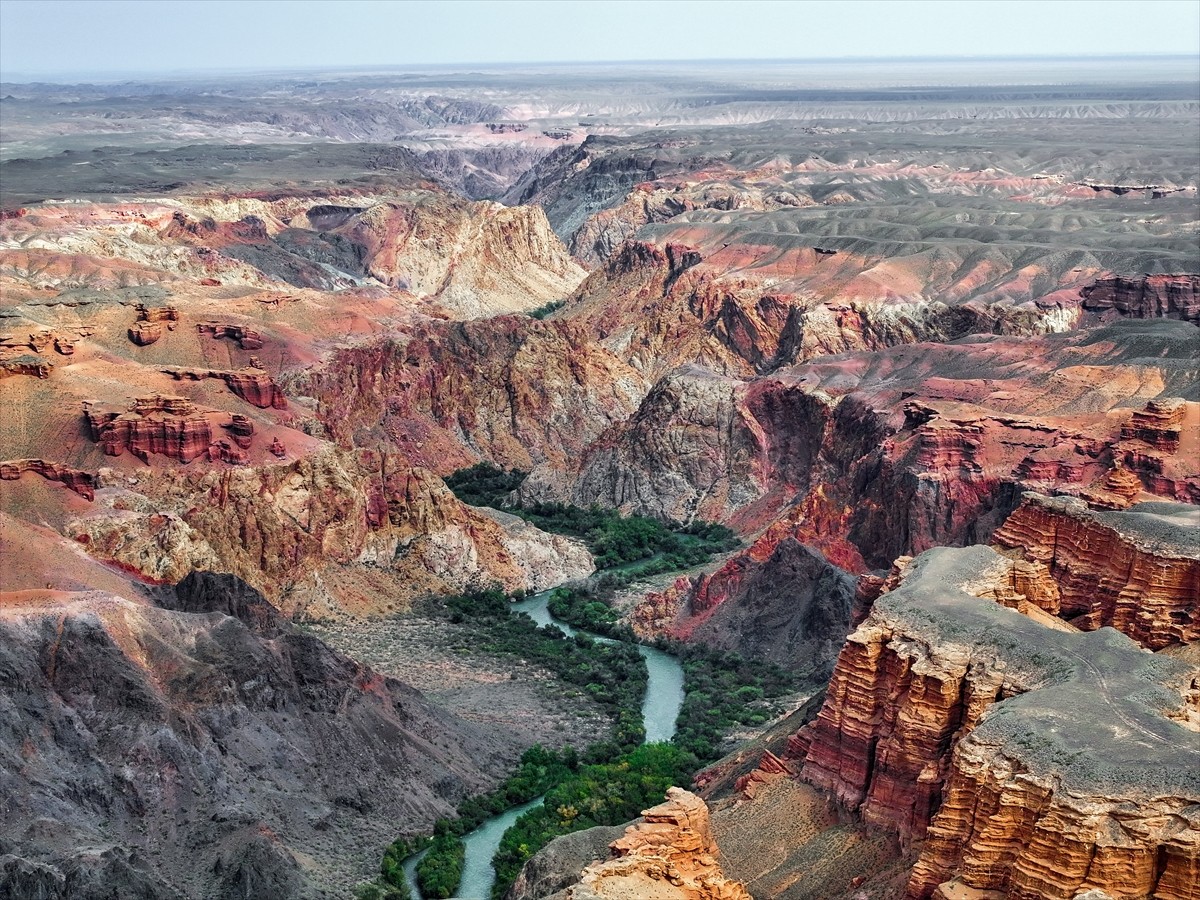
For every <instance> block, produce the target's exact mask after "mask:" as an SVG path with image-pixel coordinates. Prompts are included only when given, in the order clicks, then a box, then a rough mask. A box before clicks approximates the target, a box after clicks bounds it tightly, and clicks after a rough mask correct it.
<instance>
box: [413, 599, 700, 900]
mask: <svg viewBox="0 0 1200 900" xmlns="http://www.w3.org/2000/svg"><path fill="white" fill-rule="evenodd" d="M549 599H550V592H549V591H546V592H544V593H541V594H534V595H533V596H532V597H530V598H528V599H527V600H522V601H521V602H519V603H514V604H513V607H512V608H513V611H514V612H519V613H522V612H523V613H525V614H526V615H528V616H529V617H530V618H531V619H533V621H535V622H536V623H537V624H538V625H554V626H556V627H557V628H560V629H562V631H563V632H564V633H566V634H567V635H574V634H576V633H582V634H586V635H588V636H589V637H591V638H592V639H594V640H596V641H600V642H602V643H606V644H612V643H616V642H615V641H614V640H613V639H612V638H607V637H602V636H600V635H598V634H593V633H592V632H590V631H582V630H581V629H578V628H572V627H571V626H570V625H568V624H567V623H566V622H561V621H559V620H558V619H556V618H554V616H552V615H550V610H549V609H548V608H547V605H546V604H547V603H548V601H549ZM637 648H638V652H639V653H640V654H641V655H642V658H643V659H644V660H646V670H647V673H648V674H649V681H648V683H647V685H646V697H645V699H644V700H643V701H642V724H643V725H644V727H645V729H646V741H647V742H655V741H669V740H670V739H671V738H672V737H673V736H674V734H675V720H676V719H677V718H678V717H679V709H680V707H681V706H682V705H683V667H682V666H681V665H680V664H679V660H677V659H676V658H675V657H673V656H671V655H670V654H669V653H663V652H662V651H661V650H656V649H654V648H653V647H647V646H645V645H643V644H638V645H637ZM541 802H542V798H541V797H538V798H537V799H535V800H531V801H529V802H528V803H526V804H523V805H522V806H517V807H514V808H513V809H510V810H508V811H507V812H504V813H501V814H500V815H498V816H494V817H493V818H491V819H488V820H487V821H486V822H484V823H483V824H482V825H480V826H479V827H478V828H476V829H475V830H474V831H472V832H469V833H468V834H467V835H465V836H464V837H463V842H464V843H465V844H466V847H467V858H466V864H465V865H464V867H463V877H462V883H461V884H460V885H459V887H458V893H457V894H455V895H454V896H455V897H456V898H459V900H489V898H490V897H491V896H492V883H493V882H494V881H495V880H496V873H495V872H494V871H493V870H492V857H493V856H495V855H496V850H498V849H499V847H500V838H501V837H502V836H503V835H504V832H505V831H507V830H508V828H509V827H510V826H511V825H512V824H513V823H514V822H515V821H516V820H517V818H518V817H519V816H520V815H521V814H522V813H523V812H525V811H526V810H528V809H532V808H533V807H535V806H537V805H538V804H539V803H541ZM423 855H424V854H423V853H422V854H418V855H416V856H413V857H411V858H410V859H409V860H408V861H407V862H406V863H405V864H404V874H405V878H406V879H407V880H408V886H409V889H410V890H411V891H412V895H413V897H414V898H415V900H420V898H421V892H420V890H419V889H418V888H417V875H416V871H417V863H418V862H420V859H421V857H422V856H423Z"/></svg>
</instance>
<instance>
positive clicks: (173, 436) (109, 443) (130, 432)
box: [83, 396, 212, 463]
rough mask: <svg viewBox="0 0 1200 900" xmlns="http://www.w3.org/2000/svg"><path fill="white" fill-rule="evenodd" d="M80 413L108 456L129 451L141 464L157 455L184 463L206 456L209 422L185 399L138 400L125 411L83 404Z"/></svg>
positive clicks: (158, 398)
mask: <svg viewBox="0 0 1200 900" xmlns="http://www.w3.org/2000/svg"><path fill="white" fill-rule="evenodd" d="M83 412H84V418H85V419H86V420H87V423H88V431H89V433H90V434H91V438H92V440H93V441H95V442H96V443H98V444H100V445H101V446H102V448H103V449H104V453H105V454H106V455H107V456H120V455H121V454H122V453H124V452H125V451H126V450H128V451H129V452H131V453H132V454H133V455H134V456H136V457H138V459H140V460H142V461H143V462H149V460H150V454H152V453H160V454H162V455H164V456H167V457H170V458H171V459H177V460H179V461H180V462H185V463H186V462H191V461H192V460H193V459H196V458H197V457H198V456H202V455H204V454H206V453H208V447H209V444H211V443H212V429H211V427H210V425H209V423H208V419H207V418H205V416H203V415H202V414H199V413H197V412H196V410H195V406H194V405H193V404H192V402H191V401H190V400H188V399H187V398H185V397H162V396H156V397H144V398H139V399H138V400H136V401H135V402H134V406H133V409H132V410H130V411H128V412H124V411H121V410H112V409H101V408H98V407H96V406H95V405H94V404H92V403H85V404H84V407H83Z"/></svg>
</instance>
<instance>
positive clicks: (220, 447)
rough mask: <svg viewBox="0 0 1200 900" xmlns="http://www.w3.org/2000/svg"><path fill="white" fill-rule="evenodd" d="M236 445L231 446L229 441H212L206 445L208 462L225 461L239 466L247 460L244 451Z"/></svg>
mask: <svg viewBox="0 0 1200 900" xmlns="http://www.w3.org/2000/svg"><path fill="white" fill-rule="evenodd" d="M240 447H241V445H240V443H239V445H238V446H237V447H234V446H231V445H230V443H229V441H213V442H212V443H211V444H209V445H208V458H209V461H210V462H227V463H229V464H230V465H235V466H240V465H242V464H244V463H246V462H247V461H248V460H249V457H248V456H246V454H245V452H244V451H243V450H242V449H240Z"/></svg>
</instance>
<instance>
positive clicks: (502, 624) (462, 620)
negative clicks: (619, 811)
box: [445, 588, 647, 752]
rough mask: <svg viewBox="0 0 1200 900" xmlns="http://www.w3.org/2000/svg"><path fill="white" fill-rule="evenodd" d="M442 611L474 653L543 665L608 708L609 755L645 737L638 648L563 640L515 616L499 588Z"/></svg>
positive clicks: (448, 603)
mask: <svg viewBox="0 0 1200 900" xmlns="http://www.w3.org/2000/svg"><path fill="white" fill-rule="evenodd" d="M445 610H446V613H447V615H448V616H449V619H450V621H451V622H453V623H455V624H460V625H463V626H465V628H466V630H467V632H468V637H469V641H468V646H470V647H472V648H473V649H475V650H481V651H483V652H486V653H495V654H503V655H507V656H515V657H517V658H519V659H524V660H526V661H528V662H531V663H535V664H537V665H540V666H543V667H544V668H547V669H549V670H550V671H551V672H553V673H554V674H555V675H557V676H558V677H559V678H561V679H562V680H563V681H565V682H567V683H568V684H574V685H577V686H578V687H580V688H582V689H583V691H584V692H585V693H587V694H588V695H589V696H590V697H591V698H592V699H593V700H595V701H596V702H598V703H600V704H601V705H603V706H605V707H607V708H608V711H609V712H610V714H611V715H612V716H613V718H614V719H616V731H615V733H614V736H613V741H614V742H615V747H616V748H617V749H616V750H614V751H613V752H618V751H619V749H628V748H630V747H636V746H637V745H638V744H640V743H641V742H642V740H643V739H644V738H645V736H646V732H645V728H644V727H643V726H642V697H643V696H644V695H645V693H646V680H647V674H646V662H645V660H643V659H642V656H641V654H640V653H638V651H637V647H635V646H633V645H632V644H626V643H621V644H607V643H600V642H599V641H594V640H592V639H591V638H590V637H588V636H587V635H582V634H579V635H575V636H574V637H571V638H568V637H567V636H566V635H565V634H563V633H562V631H560V630H559V629H558V628H554V627H549V628H539V627H538V626H537V625H536V624H535V623H534V621H533V620H532V619H530V618H529V617H528V616H524V615H514V614H513V612H512V610H511V604H510V603H509V600H508V597H507V596H506V595H505V594H504V592H503V591H502V590H500V589H499V588H491V589H488V590H483V591H473V592H471V593H467V594H461V595H459V596H457V597H451V598H450V599H449V600H447V601H446V603H445Z"/></svg>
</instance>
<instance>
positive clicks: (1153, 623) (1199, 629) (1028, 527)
mask: <svg viewBox="0 0 1200 900" xmlns="http://www.w3.org/2000/svg"><path fill="white" fill-rule="evenodd" d="M1196 518H1197V515H1196V513H1195V511H1194V509H1193V508H1191V507H1187V506H1183V505H1182V504H1171V503H1141V504H1137V505H1135V506H1133V507H1131V508H1130V509H1129V510H1128V511H1126V512H1096V511H1093V510H1090V509H1088V507H1087V506H1086V505H1085V504H1084V503H1082V502H1080V501H1078V500H1074V499H1070V498H1066V497H1057V498H1049V497H1043V496H1041V495H1039V494H1026V495H1025V497H1024V500H1023V502H1022V504H1021V506H1020V507H1019V508H1018V509H1017V510H1016V512H1014V513H1013V514H1012V515H1011V516H1009V518H1008V520H1007V521H1006V522H1005V523H1004V525H1002V526H1001V527H1000V528H999V529H998V530H997V531H996V533H995V534H994V535H993V537H992V541H993V543H994V545H995V546H997V547H999V548H1000V549H1002V550H1004V551H1006V552H1009V553H1012V554H1015V555H1018V556H1019V557H1020V558H1022V559H1024V560H1028V561H1029V562H1033V563H1038V564H1040V565H1042V566H1043V567H1046V568H1048V569H1049V574H1050V575H1051V576H1052V577H1053V579H1054V581H1055V582H1056V583H1057V584H1058V587H1059V597H1058V599H1057V604H1056V605H1055V606H1054V607H1049V606H1044V607H1043V608H1046V609H1047V611H1048V612H1051V613H1053V614H1055V615H1059V616H1062V617H1063V618H1065V619H1069V620H1070V621H1071V624H1073V625H1075V626H1077V627H1079V628H1083V629H1085V630H1089V631H1090V630H1093V629H1096V628H1102V627H1104V626H1111V627H1113V628H1116V629H1118V630H1119V631H1121V632H1123V633H1125V634H1127V635H1129V636H1130V637H1131V638H1133V639H1134V640H1135V641H1137V642H1138V643H1139V644H1141V645H1142V646H1144V647H1148V648H1150V649H1152V650H1158V649H1161V648H1162V647H1166V646H1170V645H1171V644H1175V643H1180V642H1184V643H1186V642H1190V641H1195V640H1197V639H1198V638H1200V607H1198V601H1200V551H1198V550H1197V548H1196V547H1195V546H1194V541H1189V539H1188V529H1189V528H1192V529H1194V528H1195V527H1196V525H1195V524H1194V522H1195V520H1196Z"/></svg>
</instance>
